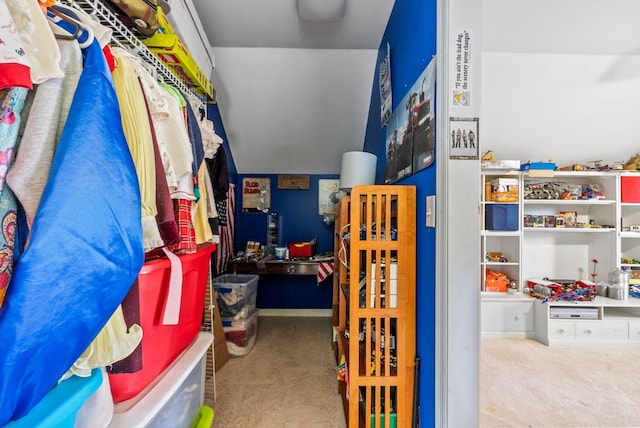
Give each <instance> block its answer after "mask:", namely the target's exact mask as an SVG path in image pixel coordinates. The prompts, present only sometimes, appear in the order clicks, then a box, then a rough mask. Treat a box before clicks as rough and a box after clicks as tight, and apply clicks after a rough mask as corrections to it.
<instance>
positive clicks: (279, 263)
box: [227, 259, 319, 275]
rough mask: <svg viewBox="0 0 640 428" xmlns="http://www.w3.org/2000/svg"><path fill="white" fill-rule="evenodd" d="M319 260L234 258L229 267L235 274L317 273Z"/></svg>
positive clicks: (228, 264)
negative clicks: (252, 259) (250, 259)
mask: <svg viewBox="0 0 640 428" xmlns="http://www.w3.org/2000/svg"><path fill="white" fill-rule="evenodd" d="M318 263H319V262H317V261H299V260H275V259H267V260H258V261H252V262H248V261H240V260H232V261H230V262H228V263H227V269H228V270H229V272H231V273H233V274H238V273H252V274H257V275H317V274H318Z"/></svg>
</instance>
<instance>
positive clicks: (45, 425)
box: [3, 369, 102, 428]
mask: <svg viewBox="0 0 640 428" xmlns="http://www.w3.org/2000/svg"><path fill="white" fill-rule="evenodd" d="M101 384H102V372H101V371H100V370H99V369H94V370H93V371H92V372H91V376H89V377H78V376H72V377H70V378H69V379H67V380H64V381H62V382H60V383H59V384H58V385H57V386H56V387H55V388H53V389H52V390H51V391H49V392H48V393H47V394H46V395H45V396H44V397H43V398H42V400H40V402H39V403H38V404H36V406H35V407H34V408H33V409H31V411H30V412H29V413H27V414H26V415H25V416H24V417H22V418H20V419H18V420H15V421H13V422H9V423H8V424H6V425H4V427H3V428H74V425H75V422H76V415H77V414H78V411H79V410H80V407H82V405H83V404H84V402H85V400H86V399H87V398H89V396H90V395H91V394H93V393H94V392H95V391H96V390H97V389H98V387H99V386H100V385H101Z"/></svg>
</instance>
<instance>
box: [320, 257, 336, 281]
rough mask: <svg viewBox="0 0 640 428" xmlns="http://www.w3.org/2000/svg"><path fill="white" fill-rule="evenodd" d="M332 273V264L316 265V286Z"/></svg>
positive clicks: (322, 263)
mask: <svg viewBox="0 0 640 428" xmlns="http://www.w3.org/2000/svg"><path fill="white" fill-rule="evenodd" d="M332 273H333V262H320V263H318V284H320V283H321V282H322V281H324V280H325V279H326V278H327V277H328V276H329V275H331V274H332Z"/></svg>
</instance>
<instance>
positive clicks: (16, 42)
mask: <svg viewBox="0 0 640 428" xmlns="http://www.w3.org/2000/svg"><path fill="white" fill-rule="evenodd" d="M0 40H2V43H0V89H5V88H12V87H20V88H27V89H33V83H32V82H31V63H30V62H29V58H28V56H27V52H26V51H25V50H24V46H23V45H22V40H21V39H20V35H19V34H18V30H17V28H16V25H15V22H14V21H13V18H12V17H11V14H10V13H9V8H7V3H6V0H0Z"/></svg>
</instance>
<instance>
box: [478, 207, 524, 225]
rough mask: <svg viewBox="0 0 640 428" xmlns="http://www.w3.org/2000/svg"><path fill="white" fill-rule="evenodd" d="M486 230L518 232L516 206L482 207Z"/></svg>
mask: <svg viewBox="0 0 640 428" xmlns="http://www.w3.org/2000/svg"><path fill="white" fill-rule="evenodd" d="M484 222H485V225H484V228H485V229H486V230H518V204H491V205H485V207H484Z"/></svg>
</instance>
